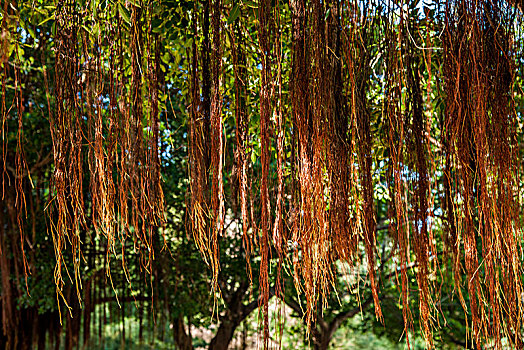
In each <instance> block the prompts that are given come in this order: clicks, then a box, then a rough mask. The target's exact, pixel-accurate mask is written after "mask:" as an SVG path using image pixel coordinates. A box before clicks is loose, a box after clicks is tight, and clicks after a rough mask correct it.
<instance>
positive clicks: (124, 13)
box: [118, 4, 131, 24]
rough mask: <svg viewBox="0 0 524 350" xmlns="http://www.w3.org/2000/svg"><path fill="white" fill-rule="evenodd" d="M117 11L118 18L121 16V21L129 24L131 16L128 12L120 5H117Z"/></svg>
mask: <svg viewBox="0 0 524 350" xmlns="http://www.w3.org/2000/svg"><path fill="white" fill-rule="evenodd" d="M118 11H119V12H120V16H122V19H123V20H124V21H126V22H127V23H128V24H131V14H130V13H129V10H128V9H126V8H125V7H124V6H123V5H122V4H118Z"/></svg>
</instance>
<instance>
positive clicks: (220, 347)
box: [209, 320, 240, 350]
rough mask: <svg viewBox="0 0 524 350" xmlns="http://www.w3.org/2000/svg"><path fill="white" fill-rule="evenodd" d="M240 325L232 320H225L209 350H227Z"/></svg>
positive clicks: (221, 323)
mask: <svg viewBox="0 0 524 350" xmlns="http://www.w3.org/2000/svg"><path fill="white" fill-rule="evenodd" d="M239 324H240V322H234V321H231V320H223V321H222V322H220V327H218V331H217V334H215V337H214V338H213V340H211V343H210V344H209V350H227V348H228V347H229V343H231V340H232V339H233V334H234V333H235V329H236V328H237V327H238V325H239Z"/></svg>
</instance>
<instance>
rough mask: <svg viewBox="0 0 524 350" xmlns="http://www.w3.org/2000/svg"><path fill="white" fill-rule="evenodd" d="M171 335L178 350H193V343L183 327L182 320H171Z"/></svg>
mask: <svg viewBox="0 0 524 350" xmlns="http://www.w3.org/2000/svg"><path fill="white" fill-rule="evenodd" d="M173 335H174V338H175V344H176V345H177V347H178V349H180V350H193V341H192V339H191V336H190V335H189V333H188V332H186V328H185V326H184V318H183V317H177V318H175V319H174V320H173Z"/></svg>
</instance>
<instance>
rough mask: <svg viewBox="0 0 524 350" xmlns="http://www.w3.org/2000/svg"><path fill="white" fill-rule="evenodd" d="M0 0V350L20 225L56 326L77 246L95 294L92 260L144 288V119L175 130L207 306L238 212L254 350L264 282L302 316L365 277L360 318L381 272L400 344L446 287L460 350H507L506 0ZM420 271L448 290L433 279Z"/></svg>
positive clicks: (513, 78) (152, 206) (13, 323)
mask: <svg viewBox="0 0 524 350" xmlns="http://www.w3.org/2000/svg"><path fill="white" fill-rule="evenodd" d="M0 4H1V10H0V14H1V17H0V19H1V29H0V47H1V50H0V77H1V81H2V84H1V96H2V97H1V106H0V120H1V124H0V125H1V127H2V130H1V134H2V162H1V164H0V172H1V173H2V176H1V181H0V182H1V184H2V192H1V194H2V199H1V201H0V270H1V276H2V284H1V289H0V291H1V299H0V304H1V309H2V332H3V333H2V334H3V338H2V339H4V340H3V341H4V344H7V345H5V346H6V347H14V346H17V345H16V344H22V343H23V341H24V340H23V339H21V338H23V336H21V335H19V333H17V330H16V328H17V327H18V325H19V324H21V323H23V322H29V320H30V319H31V317H33V316H31V315H25V314H20V313H19V312H17V298H19V297H21V296H24V295H26V294H27V295H30V294H31V288H30V287H29V286H28V285H27V279H28V278H29V279H30V278H31V275H32V274H33V270H34V269H35V268H37V266H38V264H39V260H38V259H39V258H46V257H45V256H43V255H42V254H35V247H36V246H37V244H38V242H37V241H35V234H34V232H35V230H43V231H45V232H46V235H47V237H49V240H51V241H52V243H53V244H52V246H53V253H54V259H55V261H56V267H55V268H54V276H53V278H54V283H55V285H56V288H55V292H54V293H55V294H56V298H55V299H56V300H55V302H56V303H58V304H60V305H65V307H62V308H60V309H59V310H65V313H66V314H70V315H71V316H72V317H73V318H74V317H75V314H77V315H78V316H79V315H81V314H82V309H84V308H86V307H87V308H89V300H90V298H91V297H87V298H86V293H85V289H86V288H89V287H86V286H85V285H83V283H82V281H83V279H82V275H83V274H86V273H87V274H89V273H90V271H88V269H86V268H85V266H88V265H89V264H88V263H87V260H88V259H87V258H86V254H87V253H86V252H87V251H89V250H93V249H97V251H103V252H104V253H103V254H102V256H99V257H97V258H96V259H98V260H97V261H103V263H102V264H103V267H104V269H103V272H102V273H101V274H100V276H102V275H103V276H105V278H104V280H105V283H107V284H108V285H110V286H112V288H113V290H114V288H116V287H115V286H116V284H117V283H114V281H113V279H112V276H113V274H114V273H115V266H116V268H117V269H118V270H119V272H120V273H122V276H123V277H122V281H121V282H119V283H128V282H129V281H130V277H129V271H128V269H130V268H131V265H132V266H133V267H132V268H133V269H135V270H140V271H141V273H143V275H144V281H145V282H143V283H146V284H150V285H151V286H153V283H152V280H153V273H152V268H151V266H152V262H153V260H154V259H155V254H156V253H157V252H158V250H160V249H163V248H162V244H161V243H160V244H157V243H155V242H162V232H163V231H162V227H163V226H164V225H165V223H166V221H169V220H170V216H171V215H172V213H171V212H170V211H168V210H165V202H166V200H167V198H164V192H163V186H164V180H163V179H164V177H165V176H166V174H165V173H164V169H163V166H162V159H163V158H166V157H167V156H166V154H168V153H167V152H171V151H173V150H172V148H173V147H174V146H172V145H171V146H170V145H169V144H167V145H166V143H165V142H163V141H162V139H163V138H165V137H166V133H168V131H166V129H165V128H163V127H162V125H164V124H162V123H163V120H165V119H166V118H167V116H168V115H169V116H170V118H177V120H180V123H181V124H183V125H184V131H180V130H173V131H169V132H173V133H177V132H183V135H181V136H180V137H181V138H183V139H184V141H185V144H184V145H183V146H181V147H179V148H177V149H176V150H175V151H176V152H178V153H179V154H181V156H180V157H182V158H184V159H185V160H186V161H187V165H188V167H187V181H186V182H185V183H184V186H185V191H186V201H185V213H184V215H183V216H184V223H185V229H186V231H187V234H188V235H190V237H191V239H192V241H193V244H194V245H196V247H197V248H198V249H199V251H200V253H201V259H203V260H204V261H205V263H206V264H207V265H208V268H209V271H210V274H211V280H212V281H211V283H210V292H211V293H213V295H214V296H215V297H216V298H220V296H221V289H222V286H221V283H220V282H219V274H220V273H221V261H220V260H221V259H220V255H221V252H220V241H221V240H222V239H223V238H224V237H225V236H227V235H229V234H230V233H229V231H228V227H230V223H231V217H232V216H233V215H237V213H238V217H239V218H240V223H241V224H240V227H239V230H238V231H239V235H240V236H241V238H242V250H243V255H244V257H245V259H246V269H245V274H246V275H247V276H249V278H250V279H254V278H256V279H257V280H258V286H259V288H258V295H259V297H258V301H259V305H258V306H259V307H260V310H261V315H262V317H261V321H260V325H259V327H260V329H261V334H262V335H261V338H260V339H261V342H262V345H263V346H264V348H268V347H270V343H269V339H270V328H271V327H272V325H271V324H270V321H269V314H270V311H269V300H270V298H271V297H272V296H276V298H277V299H279V298H280V299H282V296H283V293H284V283H282V278H283V275H284V273H287V274H289V275H290V276H292V280H293V283H294V288H295V289H296V292H297V293H298V294H299V295H300V297H301V298H303V299H304V300H305V304H306V308H305V309H304V310H303V311H304V319H305V321H306V323H307V326H308V329H309V328H310V327H313V325H314V324H315V322H316V321H317V316H318V315H319V313H320V312H321V311H322V309H323V307H324V306H325V300H326V298H327V297H328V296H329V295H330V294H332V293H334V290H335V289H336V284H337V283H338V282H337V279H336V278H335V275H336V274H337V273H338V271H343V272H344V274H346V275H348V276H350V275H351V274H352V271H354V270H355V269H359V268H365V269H366V271H367V276H366V277H365V278H364V279H363V280H362V281H360V282H359V283H360V286H359V288H357V289H367V290H369V291H371V296H372V297H371V299H372V300H371V301H370V302H371V303H372V304H373V305H374V313H375V317H376V319H378V320H379V321H382V320H383V312H382V308H381V305H382V291H381V286H382V285H383V279H384V278H387V279H390V280H392V281H393V283H394V284H395V285H396V290H397V292H398V293H397V296H396V298H397V300H398V303H399V305H400V308H399V309H400V310H401V312H402V319H403V322H404V328H405V331H406V332H405V337H406V338H407V339H406V340H407V343H408V344H409V335H410V334H412V331H414V324H415V323H416V324H417V327H419V328H420V329H419V330H418V331H420V333H421V334H422V335H423V338H424V340H425V342H426V346H427V348H434V347H435V343H434V334H435V332H436V331H438V329H440V328H442V327H446V320H445V318H443V317H442V314H441V306H440V305H441V301H442V300H443V299H444V298H446V299H447V298H455V299H458V300H459V301H460V303H461V304H462V308H463V313H464V315H465V322H466V326H467V329H468V331H467V333H466V334H462V335H460V336H461V337H463V338H464V339H465V343H466V344H467V346H470V347H474V348H478V349H480V348H485V347H487V346H492V347H494V348H497V349H502V348H516V349H520V348H523V347H524V339H523V336H522V334H523V333H522V332H523V327H524V324H523V322H524V311H523V310H524V309H523V302H524V299H523V296H524V289H523V275H522V268H523V261H524V260H523V259H524V257H523V250H522V248H523V247H522V243H523V238H524V237H523V227H524V222H523V216H522V210H521V204H522V203H521V202H522V201H523V199H524V198H523V192H522V191H523V185H522V184H523V178H522V174H523V171H522V170H524V167H523V163H522V155H523V148H522V142H523V141H524V120H523V115H522V113H523V109H524V94H523V90H522V88H523V74H524V66H523V64H524V55H523V51H522V47H523V46H522V45H523V43H524V36H523V29H524V26H523V23H522V21H521V18H522V11H521V7H520V6H521V4H520V3H519V2H517V1H515V2H513V1H501V0H478V1H470V0H442V1H440V0H438V1H427V2H425V1H418V0H402V1H391V0H370V1H356V0H340V1H338V0H324V1H321V0H290V1H269V0H259V1H257V2H254V1H251V0H202V1H185V0H180V1H168V0H165V1H147V0H104V1H102V0H82V1H72V0H58V1H42V0H41V1H27V2H24V1H11V0H4V1H1V2H0ZM28 52H33V53H39V54H40V55H39V56H38V55H36V54H35V55H34V56H32V55H29V54H28ZM27 62H30V63H27ZM31 72H33V73H34V74H37V76H38V79H37V80H36V81H35V80H34V79H33V80H31V79H29V78H27V77H28V75H29V74H33V73H31ZM175 75H176V77H177V78H176V79H174V78H173V76H175ZM37 90H38V91H42V93H41V95H40V97H41V98H39V99H37V98H36V97H35V96H36V91H37ZM42 96H44V97H42ZM173 99H175V100H173ZM174 106H175V107H174ZM25 118H30V121H28V120H27V119H26V120H24V119H25ZM27 125H30V128H31V130H29V131H26V126H27ZM34 135H48V136H47V137H48V140H47V142H48V143H46V144H48V145H49V147H47V146H46V147H47V148H46V149H45V150H44V149H42V150H41V151H31V154H32V156H31V157H28V152H29V151H28V150H27V149H26V147H27V145H28V144H29V143H30V142H29V139H30V138H32V137H36V139H35V140H37V141H35V142H42V144H44V141H45V140H42V141H38V140H39V139H38V137H41V136H34ZM33 143H34V142H32V143H31V144H33ZM42 148H45V147H43V146H42ZM46 154H48V156H46ZM169 154H172V153H169ZM44 165H45V166H47V167H46V169H49V170H47V171H41V170H40V169H41V168H42V167H43V166H44ZM379 194H380V196H381V197H380V198H381V200H383V201H384V203H386V215H385V216H384V217H381V218H380V220H379V218H378V217H377V216H378V214H377V212H378V211H377V210H378V209H377V200H378V199H377V198H378V196H379ZM40 217H45V222H44V224H42V225H40V226H39V225H36V224H35V222H36V220H37V219H38V218H40ZM39 222H40V221H39ZM35 225H36V226H39V227H37V228H35V227H36V226H35ZM379 230H385V231H386V232H387V235H388V237H389V240H388V241H387V242H386V241H385V240H381V239H379V236H378V234H377V232H378V231H379ZM158 237H160V240H159V239H158ZM385 245H388V247H389V248H390V252H389V255H388V256H387V257H384V254H381V250H384V246H385ZM130 256H131V258H129V257H130ZM50 258H52V257H51V255H49V256H47V259H50ZM93 259H95V258H93ZM384 259H390V261H392V262H393V264H392V265H391V266H389V265H388V269H389V270H388V271H383V269H384V264H383V260H384ZM114 260H117V261H118V263H117V264H114V263H112V261H114ZM254 261H256V262H257V264H259V268H258V269H257V274H258V275H257V276H253V270H252V269H251V264H252V263H253V262H254ZM271 266H275V268H271ZM284 266H290V267H291V270H290V271H287V272H285V271H284V269H285V267H284ZM97 273H98V272H97ZM13 275H16V277H10V276H13ZM148 276H149V277H148ZM436 276H440V277H439V278H437V277H436ZM411 278H414V279H415V281H416V288H410V287H409V285H410V279H411ZM273 280H275V281H276V285H275V286H274V287H273V285H272V283H271V281H273ZM443 280H447V283H450V284H451V285H453V288H452V290H450V291H449V292H448V291H446V292H445V293H442V288H441V287H442V283H443V282H442V281H443ZM24 281H25V282H24ZM100 281H102V279H101V278H100ZM126 281H127V282H126ZM148 281H149V282H148ZM55 294H53V297H55ZM73 295H76V296H75V297H74V298H75V303H74V305H70V302H69V300H71V297H72V296H73ZM88 295H89V294H88ZM354 297H355V298H357V299H358V298H359V293H356V294H355V295H354ZM97 298H101V296H97ZM410 300H416V301H417V303H416V307H413V304H411V303H410ZM58 317H59V318H60V319H61V318H63V317H66V315H64V314H60V315H58ZM414 318H416V320H415V319H414ZM415 321H416V322H415ZM42 322H46V321H45V320H43V321H42ZM78 327H80V323H79V324H78ZM386 327H387V324H386ZM71 332H74V330H72V331H71ZM408 346H409V345H408Z"/></svg>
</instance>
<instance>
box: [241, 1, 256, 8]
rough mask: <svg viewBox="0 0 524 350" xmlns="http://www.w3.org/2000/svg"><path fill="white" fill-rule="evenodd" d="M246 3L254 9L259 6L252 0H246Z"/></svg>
mask: <svg viewBox="0 0 524 350" xmlns="http://www.w3.org/2000/svg"><path fill="white" fill-rule="evenodd" d="M244 4H246V5H247V7H251V8H254V9H257V8H258V4H257V3H256V2H254V1H251V0H244Z"/></svg>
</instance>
